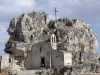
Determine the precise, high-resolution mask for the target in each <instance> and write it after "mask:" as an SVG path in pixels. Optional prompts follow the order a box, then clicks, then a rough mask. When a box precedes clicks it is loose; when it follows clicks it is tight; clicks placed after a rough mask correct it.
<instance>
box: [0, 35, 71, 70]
mask: <svg viewBox="0 0 100 75" xmlns="http://www.w3.org/2000/svg"><path fill="white" fill-rule="evenodd" d="M22 53H23V52H21V51H19V52H16V51H15V53H13V54H14V55H9V54H4V55H2V56H1V57H0V58H1V60H0V70H1V71H2V70H3V69H5V68H7V67H12V68H13V69H16V70H21V69H29V70H31V69H39V68H41V67H45V68H52V67H64V66H71V65H72V55H71V53H70V52H65V51H63V50H58V49H57V42H56V36H55V35H54V34H52V35H51V41H50V42H40V43H36V44H34V45H33V46H32V48H31V50H30V51H27V55H26V57H24V56H22V55H23V54H22Z"/></svg>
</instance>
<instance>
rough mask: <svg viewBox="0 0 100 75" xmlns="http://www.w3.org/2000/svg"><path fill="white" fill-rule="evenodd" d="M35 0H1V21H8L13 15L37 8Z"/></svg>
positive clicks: (16, 15)
mask: <svg viewBox="0 0 100 75" xmlns="http://www.w3.org/2000/svg"><path fill="white" fill-rule="evenodd" d="M35 8H36V7H35V1H34V0H14V1H13V0H0V14H2V15H0V21H1V22H7V21H10V20H11V19H12V18H13V17H18V16H19V15H20V14H22V13H24V12H28V11H32V10H33V9H35Z"/></svg>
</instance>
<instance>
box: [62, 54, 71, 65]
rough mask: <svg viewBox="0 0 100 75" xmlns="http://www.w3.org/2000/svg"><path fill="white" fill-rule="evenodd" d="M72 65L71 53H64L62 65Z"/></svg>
mask: <svg viewBox="0 0 100 75" xmlns="http://www.w3.org/2000/svg"><path fill="white" fill-rule="evenodd" d="M67 65H69V66H71V65H72V54H71V53H70V52H68V53H64V66H67Z"/></svg>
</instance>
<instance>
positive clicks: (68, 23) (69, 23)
mask: <svg viewBox="0 0 100 75" xmlns="http://www.w3.org/2000/svg"><path fill="white" fill-rule="evenodd" d="M65 25H66V26H73V24H72V22H70V21H68V22H66V24H65Z"/></svg>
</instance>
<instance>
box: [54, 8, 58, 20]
mask: <svg viewBox="0 0 100 75" xmlns="http://www.w3.org/2000/svg"><path fill="white" fill-rule="evenodd" d="M54 12H55V20H57V15H56V12H58V11H57V10H56V7H55V10H54Z"/></svg>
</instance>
